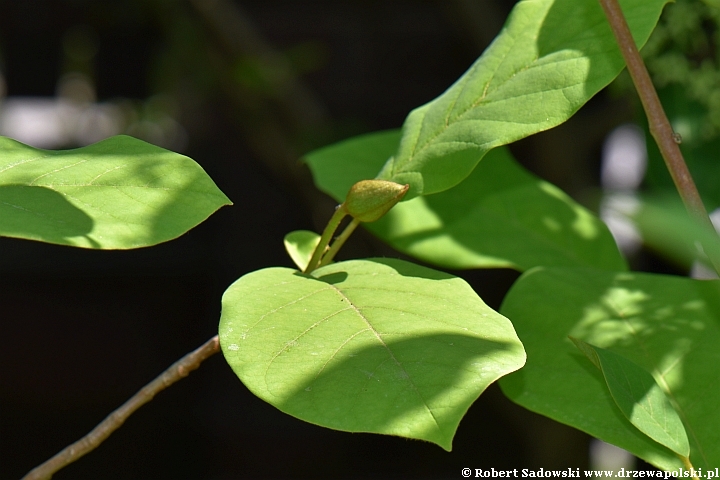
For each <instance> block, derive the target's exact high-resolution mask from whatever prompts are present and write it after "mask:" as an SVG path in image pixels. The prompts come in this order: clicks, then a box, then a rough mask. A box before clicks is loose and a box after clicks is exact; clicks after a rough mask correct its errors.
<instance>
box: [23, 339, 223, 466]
mask: <svg viewBox="0 0 720 480" xmlns="http://www.w3.org/2000/svg"><path fill="white" fill-rule="evenodd" d="M219 351H220V343H219V341H218V337H217V335H215V336H214V337H213V338H211V339H210V340H208V341H207V342H205V343H204V344H203V345H202V346H201V347H200V348H198V349H197V350H195V351H193V352H190V353H188V354H187V355H185V356H184V357H183V358H181V359H180V360H178V361H177V362H175V363H173V364H172V365H171V366H170V368H168V369H167V370H165V371H164V372H163V373H162V374H161V375H160V376H158V377H157V378H156V379H155V380H153V381H152V382H150V383H148V384H147V385H145V386H144V387H143V388H142V389H141V390H140V391H139V392H137V393H136V394H135V395H133V396H132V397H131V398H130V399H129V400H128V401H127V402H125V403H124V404H123V405H122V406H121V407H120V408H118V409H117V410H115V411H114V412H113V413H111V414H110V415H108V417H107V418H105V420H103V421H102V422H100V424H99V425H98V426H97V427H95V428H94V429H93V430H92V431H91V432H90V433H88V434H87V435H85V436H84V437H83V438H81V439H80V440H78V441H77V442H75V443H73V444H72V445H69V446H67V447H65V448H64V449H63V450H62V451H61V452H60V453H58V454H57V455H55V456H54V457H52V458H51V459H49V460H48V461H46V462H45V463H43V464H41V465H38V466H37V467H35V468H34V469H32V470H31V471H30V472H29V473H28V474H27V475H25V477H23V480H40V479H49V478H51V477H52V476H53V474H55V473H56V472H57V471H58V470H60V469H61V468H64V467H66V466H67V465H69V464H71V463H72V462H74V461H75V460H77V459H79V458H80V457H82V456H83V455H85V454H87V453H89V452H91V451H92V450H94V449H95V448H97V447H98V446H99V445H100V444H101V443H102V442H104V441H105V439H107V438H108V437H109V436H110V434H111V433H113V432H114V431H115V430H117V429H118V428H120V426H121V425H122V424H123V423H124V422H125V420H127V418H128V417H129V416H130V415H132V414H133V412H135V410H137V409H138V408H140V407H141V406H143V405H144V404H146V403H147V402H149V401H150V400H152V399H153V397H154V396H155V395H157V394H158V393H160V392H161V391H163V390H165V389H166V388H167V387H169V386H170V385H172V384H173V383H175V382H177V381H178V380H180V379H182V378H184V377H187V376H188V374H189V373H190V372H192V371H193V370H195V369H196V368H198V367H199V366H200V364H201V363H202V362H203V361H205V360H206V359H208V358H209V357H211V356H213V355H215V354H216V353H217V352H219Z"/></svg>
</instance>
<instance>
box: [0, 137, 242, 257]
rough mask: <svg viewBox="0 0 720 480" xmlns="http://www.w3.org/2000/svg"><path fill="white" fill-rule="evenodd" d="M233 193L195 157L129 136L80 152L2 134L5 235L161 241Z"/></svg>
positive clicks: (0, 222)
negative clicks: (31, 144) (26, 142)
mask: <svg viewBox="0 0 720 480" xmlns="http://www.w3.org/2000/svg"><path fill="white" fill-rule="evenodd" d="M229 204H230V201H229V200H228V198H227V197H226V196H225V195H224V194H223V193H222V192H221V191H220V190H219V189H218V188H217V186H216V185H215V184H214V183H213V181H212V180H211V179H210V177H208V176H207V174H206V173H205V172H204V171H203V169H202V168H201V167H200V166H199V165H198V164H196V163H195V162H194V161H193V160H191V159H190V158H188V157H185V156H183V155H180V154H177V153H173V152H170V151H167V150H164V149H162V148H160V147H156V146H154V145H150V144H148V143H145V142H143V141H141V140H137V139H135V138H132V137H128V136H117V137H112V138H108V139H107V140H103V141H102V142H99V143H96V144H94V145H89V146H87V147H83V148H78V149H74V150H59V151H50V150H41V149H37V148H33V147H29V146H27V145H23V144H22V143H20V142H17V141H15V140H11V139H9V138H5V137H0V235H3V236H7V237H17V238H26V239H31V240H40V241H43V242H49V243H57V244H61V245H72V246H76V247H85V248H103V249H114V248H118V249H126V248H137V247H145V246H149V245H155V244H157V243H160V242H164V241H167V240H171V239H173V238H176V237H178V236H180V235H182V234H183V233H185V232H187V231H188V230H190V229H191V228H193V227H195V226H196V225H197V224H199V223H200V222H202V221H203V220H205V219H206V218H207V217H208V216H210V214H212V213H213V212H214V211H215V210H217V209H218V208H220V207H221V206H223V205H229Z"/></svg>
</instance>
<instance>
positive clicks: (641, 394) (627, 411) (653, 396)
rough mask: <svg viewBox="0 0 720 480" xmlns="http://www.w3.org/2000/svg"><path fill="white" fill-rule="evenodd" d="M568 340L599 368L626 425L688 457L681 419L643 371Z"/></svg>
mask: <svg viewBox="0 0 720 480" xmlns="http://www.w3.org/2000/svg"><path fill="white" fill-rule="evenodd" d="M570 340H572V341H573V343H574V344H575V346H576V347H578V349H580V351H581V352H583V353H584V354H585V356H586V357H588V358H589V359H590V361H591V362H592V363H593V364H594V365H595V366H596V367H598V368H599V369H600V371H601V372H602V374H603V376H604V377H605V383H606V384H607V386H608V389H609V390H610V394H611V395H612V397H613V400H615V404H616V405H617V406H618V407H619V408H620V411H621V412H622V413H623V415H625V417H626V418H627V419H628V420H630V423H632V424H633V425H635V426H636V427H637V428H638V430H640V431H641V432H643V433H644V434H645V435H647V436H648V437H650V438H652V439H653V440H655V441H656V442H658V443H660V444H662V445H665V446H666V447H668V448H669V449H670V450H672V451H674V452H675V453H677V454H678V455H680V456H683V457H687V456H688V455H690V444H689V443H688V439H687V433H686V432H685V427H684V426H683V424H682V420H680V417H679V416H678V414H677V412H676V411H675V409H674V408H673V406H672V404H671V403H670V401H669V400H668V398H667V396H666V395H665V393H664V392H663V391H662V389H661V388H660V386H659V385H658V384H657V382H656V381H655V379H654V378H653V377H652V375H650V374H649V373H648V372H647V370H645V369H644V368H642V367H641V366H639V365H638V364H636V363H635V362H633V361H631V360H629V359H627V358H625V357H623V356H622V355H618V354H616V353H613V352H612V351H610V350H605V349H604V348H600V347H595V346H593V345H590V344H589V343H586V342H583V341H582V340H578V339H576V338H573V337H570Z"/></svg>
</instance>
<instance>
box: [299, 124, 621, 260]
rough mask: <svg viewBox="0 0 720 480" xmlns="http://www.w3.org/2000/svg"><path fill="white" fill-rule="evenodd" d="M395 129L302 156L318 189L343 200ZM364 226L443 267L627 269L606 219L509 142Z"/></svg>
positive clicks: (392, 141)
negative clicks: (439, 187)
mask: <svg viewBox="0 0 720 480" xmlns="http://www.w3.org/2000/svg"><path fill="white" fill-rule="evenodd" d="M399 138H400V133H399V132H398V131H387V132H377V133H373V134H369V135H364V136H361V137H355V138H352V139H350V140H346V141H344V142H340V143H337V144H335V145H331V146H330V147H326V148H323V149H321V150H317V151H315V152H312V153H310V154H308V155H307V156H306V161H307V163H308V164H309V165H310V168H311V169H312V171H313V175H314V177H315V182H316V184H317V186H318V188H320V189H321V190H323V191H324V192H326V193H328V194H329V195H331V196H333V197H334V198H335V199H336V200H338V201H340V202H341V201H342V200H343V199H344V198H345V195H346V194H347V191H348V189H349V188H350V186H352V184H353V183H355V182H357V181H359V180H362V179H363V178H368V176H369V175H371V174H372V172H373V171H374V170H375V171H376V169H377V168H379V166H380V165H381V164H382V162H383V161H384V159H385V158H386V157H387V155H390V154H391V153H392V151H393V150H394V149H395V148H396V147H397V142H398V141H399ZM366 227H367V228H368V229H369V230H371V231H372V232H373V233H375V234H376V235H378V236H379V237H380V238H382V239H383V240H385V241H386V242H388V243H389V244H390V245H392V246H393V247H395V248H396V249H398V250H400V251H401V252H403V253H407V254H409V255H412V256H414V257H416V258H419V259H421V260H424V261H426V262H429V263H433V264H435V265H439V266H442V267H445V268H490V267H512V268H517V269H519V270H525V269H529V268H532V267H535V266H538V265H549V266H592V267H596V268H606V269H613V270H626V269H627V267H626V264H625V261H624V259H623V258H622V257H621V255H620V253H619V252H618V249H617V246H616V245H615V241H614V240H613V238H612V236H611V235H610V232H609V231H608V229H607V227H606V226H605V224H604V223H602V222H601V221H600V220H599V219H598V218H597V217H595V216H594V215H592V214H591V213H590V212H588V211H587V210H586V209H584V208H583V207H581V206H580V205H578V204H577V203H575V202H574V201H573V200H572V199H570V198H569V197H568V196H567V195H565V194H564V193H563V192H562V191H561V190H560V189H558V188H556V187H555V186H553V185H551V184H549V183H547V182H545V181H542V180H540V179H539V178H537V177H536V176H534V175H532V174H531V173H529V172H528V171H527V170H525V169H524V168H522V167H521V166H520V165H518V164H517V162H516V161H515V160H514V159H513V158H512V156H511V155H510V152H509V151H508V149H507V148H503V147H500V148H496V149H494V150H492V151H491V152H490V153H488V155H487V157H486V158H485V159H484V160H483V162H481V163H480V164H479V165H478V166H477V168H476V169H475V170H474V171H473V173H472V174H471V175H470V176H469V177H468V178H467V179H466V180H464V181H463V182H462V183H461V184H460V185H458V186H457V187H455V188H453V189H452V190H449V191H446V192H442V193H438V194H435V195H429V196H425V197H420V198H414V199H412V200H410V201H409V202H402V203H400V204H398V205H396V206H395V207H394V208H393V209H392V210H390V212H388V214H387V215H386V216H385V217H384V218H382V219H380V220H379V221H377V222H374V223H370V224H366Z"/></svg>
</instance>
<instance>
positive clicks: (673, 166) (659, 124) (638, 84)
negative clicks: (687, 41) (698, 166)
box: [599, 0, 720, 275]
mask: <svg viewBox="0 0 720 480" xmlns="http://www.w3.org/2000/svg"><path fill="white" fill-rule="evenodd" d="M599 1H600V5H602V8H603V10H604V11H605V16H606V17H607V19H608V22H609V23H610V28H612V31H613V34H614V35H615V39H616V40H617V42H618V45H619V46H620V51H621V52H622V55H623V58H624V59H625V63H626V64H627V68H628V72H629V73H630V76H631V77H632V80H633V83H634V84H635V88H636V90H637V92H638V95H639V96H640V101H641V102H642V105H643V108H644V109H645V113H646V115H647V118H648V123H649V126H650V134H651V135H652V136H653V138H654V139H655V142H656V143H657V145H658V147H659V148H660V153H661V154H662V157H663V159H664V160H665V165H666V166H667V169H668V171H669V172H670V176H671V177H672V179H673V182H674V183H675V188H676V189H677V191H678V193H679V194H680V197H681V198H682V201H683V203H684V204H685V208H687V210H688V212H689V213H690V215H691V216H692V217H693V218H695V219H696V220H697V221H698V222H699V223H700V224H701V225H703V226H705V227H706V228H708V229H712V231H713V232H715V228H714V227H713V225H712V222H711V221H710V218H709V217H708V214H707V210H705V206H704V205H703V203H702V199H701V198H700V193H698V190H697V187H696V186H695V182H693V179H692V177H691V176H690V171H689V170H688V168H687V165H686V163H685V159H684V158H683V156H682V153H681V152H680V147H679V146H678V140H677V136H676V135H675V132H673V129H672V126H671V125H670V121H669V120H668V118H667V115H665V111H664V110H663V107H662V105H661V104H660V99H659V98H658V95H657V92H656V91H655V87H654V86H653V84H652V80H650V75H649V74H648V71H647V68H645V63H643V60H642V57H641V56H640V52H639V51H638V49H637V46H636V45H635V41H634V40H633V38H632V33H630V28H629V27H628V24H627V22H626V21H625V16H624V15H623V12H622V9H621V8H620V5H619V4H618V1H617V0H599ZM703 247H704V249H705V253H706V255H707V256H708V258H709V260H710V262H711V263H712V264H713V267H714V268H715V271H716V272H718V275H720V252H718V251H717V248H716V247H715V246H711V245H703Z"/></svg>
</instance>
